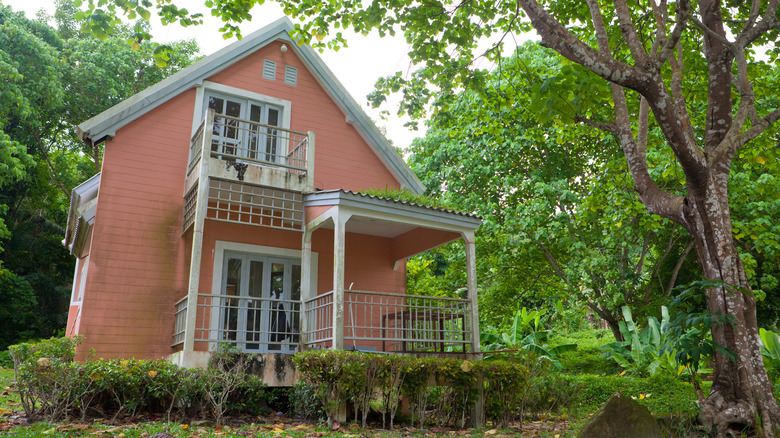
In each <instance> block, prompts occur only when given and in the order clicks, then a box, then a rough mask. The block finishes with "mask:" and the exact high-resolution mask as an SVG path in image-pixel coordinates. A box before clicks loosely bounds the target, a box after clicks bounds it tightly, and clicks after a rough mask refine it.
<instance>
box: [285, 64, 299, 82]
mask: <svg viewBox="0 0 780 438" xmlns="http://www.w3.org/2000/svg"><path fill="white" fill-rule="evenodd" d="M284 83H285V84H287V85H292V86H293V87H294V86H296V85H298V69H297V68H295V67H290V66H289V65H285V66H284Z"/></svg>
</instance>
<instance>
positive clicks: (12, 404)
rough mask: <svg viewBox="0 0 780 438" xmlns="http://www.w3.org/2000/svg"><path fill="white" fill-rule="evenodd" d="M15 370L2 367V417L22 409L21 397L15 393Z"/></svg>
mask: <svg viewBox="0 0 780 438" xmlns="http://www.w3.org/2000/svg"><path fill="white" fill-rule="evenodd" d="M13 381H14V370H12V369H8V368H2V367H0V416H2V415H4V414H6V413H8V412H12V411H18V410H20V409H22V407H21V406H20V405H19V395H18V394H17V393H16V392H14V391H13V387H12V385H13Z"/></svg>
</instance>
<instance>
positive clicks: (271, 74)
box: [263, 59, 276, 81]
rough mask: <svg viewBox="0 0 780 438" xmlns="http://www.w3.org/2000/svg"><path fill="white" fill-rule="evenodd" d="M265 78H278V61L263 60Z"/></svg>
mask: <svg viewBox="0 0 780 438" xmlns="http://www.w3.org/2000/svg"><path fill="white" fill-rule="evenodd" d="M263 79H268V80H271V81H273V80H276V61H271V60H269V59H264V60H263Z"/></svg>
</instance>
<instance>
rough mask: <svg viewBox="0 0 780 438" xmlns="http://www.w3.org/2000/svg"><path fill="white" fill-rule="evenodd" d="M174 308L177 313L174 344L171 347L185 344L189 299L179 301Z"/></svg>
mask: <svg viewBox="0 0 780 438" xmlns="http://www.w3.org/2000/svg"><path fill="white" fill-rule="evenodd" d="M174 306H175V307H176V313H175V314H174V323H173V344H171V346H175V345H179V344H181V343H183V342H184V331H185V329H186V327H187V297H184V298H182V299H180V300H179V301H177V302H176V304H174Z"/></svg>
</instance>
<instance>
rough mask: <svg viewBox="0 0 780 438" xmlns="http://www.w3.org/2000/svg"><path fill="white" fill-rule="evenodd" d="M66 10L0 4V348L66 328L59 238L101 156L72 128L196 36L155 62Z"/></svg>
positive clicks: (172, 67)
mask: <svg viewBox="0 0 780 438" xmlns="http://www.w3.org/2000/svg"><path fill="white" fill-rule="evenodd" d="M73 11H74V6H73V4H72V3H71V2H69V1H60V2H59V3H58V8H57V11H56V12H55V14H54V16H53V17H47V16H42V17H39V19H36V20H30V19H28V18H26V17H25V16H24V15H23V14H22V13H19V12H14V11H12V10H11V8H10V7H7V6H0V78H2V82H3V84H4V86H3V88H2V90H0V301H2V302H3V303H6V304H5V305H4V306H3V309H2V310H0V349H5V347H6V346H8V345H9V344H12V343H15V342H18V341H19V340H22V339H29V338H35V337H48V336H52V335H54V334H56V333H58V332H61V331H62V330H63V328H64V327H65V322H66V318H67V310H68V303H69V299H70V291H71V282H72V281H73V278H72V276H73V263H74V260H73V258H72V257H71V256H70V255H69V254H68V251H67V249H66V248H64V247H63V246H62V243H61V241H62V236H63V234H64V228H65V224H66V221H67V213H68V205H69V197H70V191H71V190H72V189H73V187H75V186H76V185H78V184H80V183H81V182H83V181H84V180H85V179H87V178H89V177H90V176H92V175H94V174H95V173H96V172H98V171H99V169H100V159H101V156H102V153H101V150H100V149H99V148H100V147H101V146H95V147H94V148H90V147H88V146H86V145H84V143H83V142H81V141H80V140H79V139H78V138H77V137H76V134H75V129H74V128H75V126H76V125H77V124H78V123H81V122H82V121H84V120H86V119H88V118H89V117H92V116H93V115H95V114H97V113H98V112H100V111H102V110H104V109H106V108H108V107H110V106H113V105H115V104H116V103H119V102H120V101H122V100H124V99H126V98H128V97H130V96H131V95H133V94H135V93H136V92H138V91H140V90H142V89H144V88H146V87H148V86H150V85H152V84H154V83H156V82H159V81H160V80H161V79H163V78H164V77H166V76H168V75H169V74H171V73H173V72H175V71H177V70H178V69H181V68H182V67H184V66H186V65H188V64H189V63H190V62H192V61H193V59H194V57H195V55H196V53H197V51H198V47H197V45H196V44H195V43H194V42H177V43H174V44H172V45H171V47H172V48H173V49H174V50H173V52H172V55H171V56H170V58H169V62H168V63H167V65H166V66H165V67H160V66H158V65H157V63H156V62H155V58H154V56H153V52H154V48H155V45H154V44H153V43H151V42H144V43H143V44H140V45H139V47H138V48H137V49H133V48H132V47H130V46H129V45H127V44H126V43H125V38H123V37H122V32H127V31H126V30H122V29H119V35H117V36H114V37H111V38H106V40H105V41H100V40H98V39H96V38H94V37H93V36H92V35H90V34H86V33H82V32H80V31H79V26H78V25H77V23H76V22H75V21H74V20H73V18H72V16H73ZM49 23H52V24H54V25H55V26H56V28H55V27H52V26H51V25H50V24H49Z"/></svg>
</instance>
